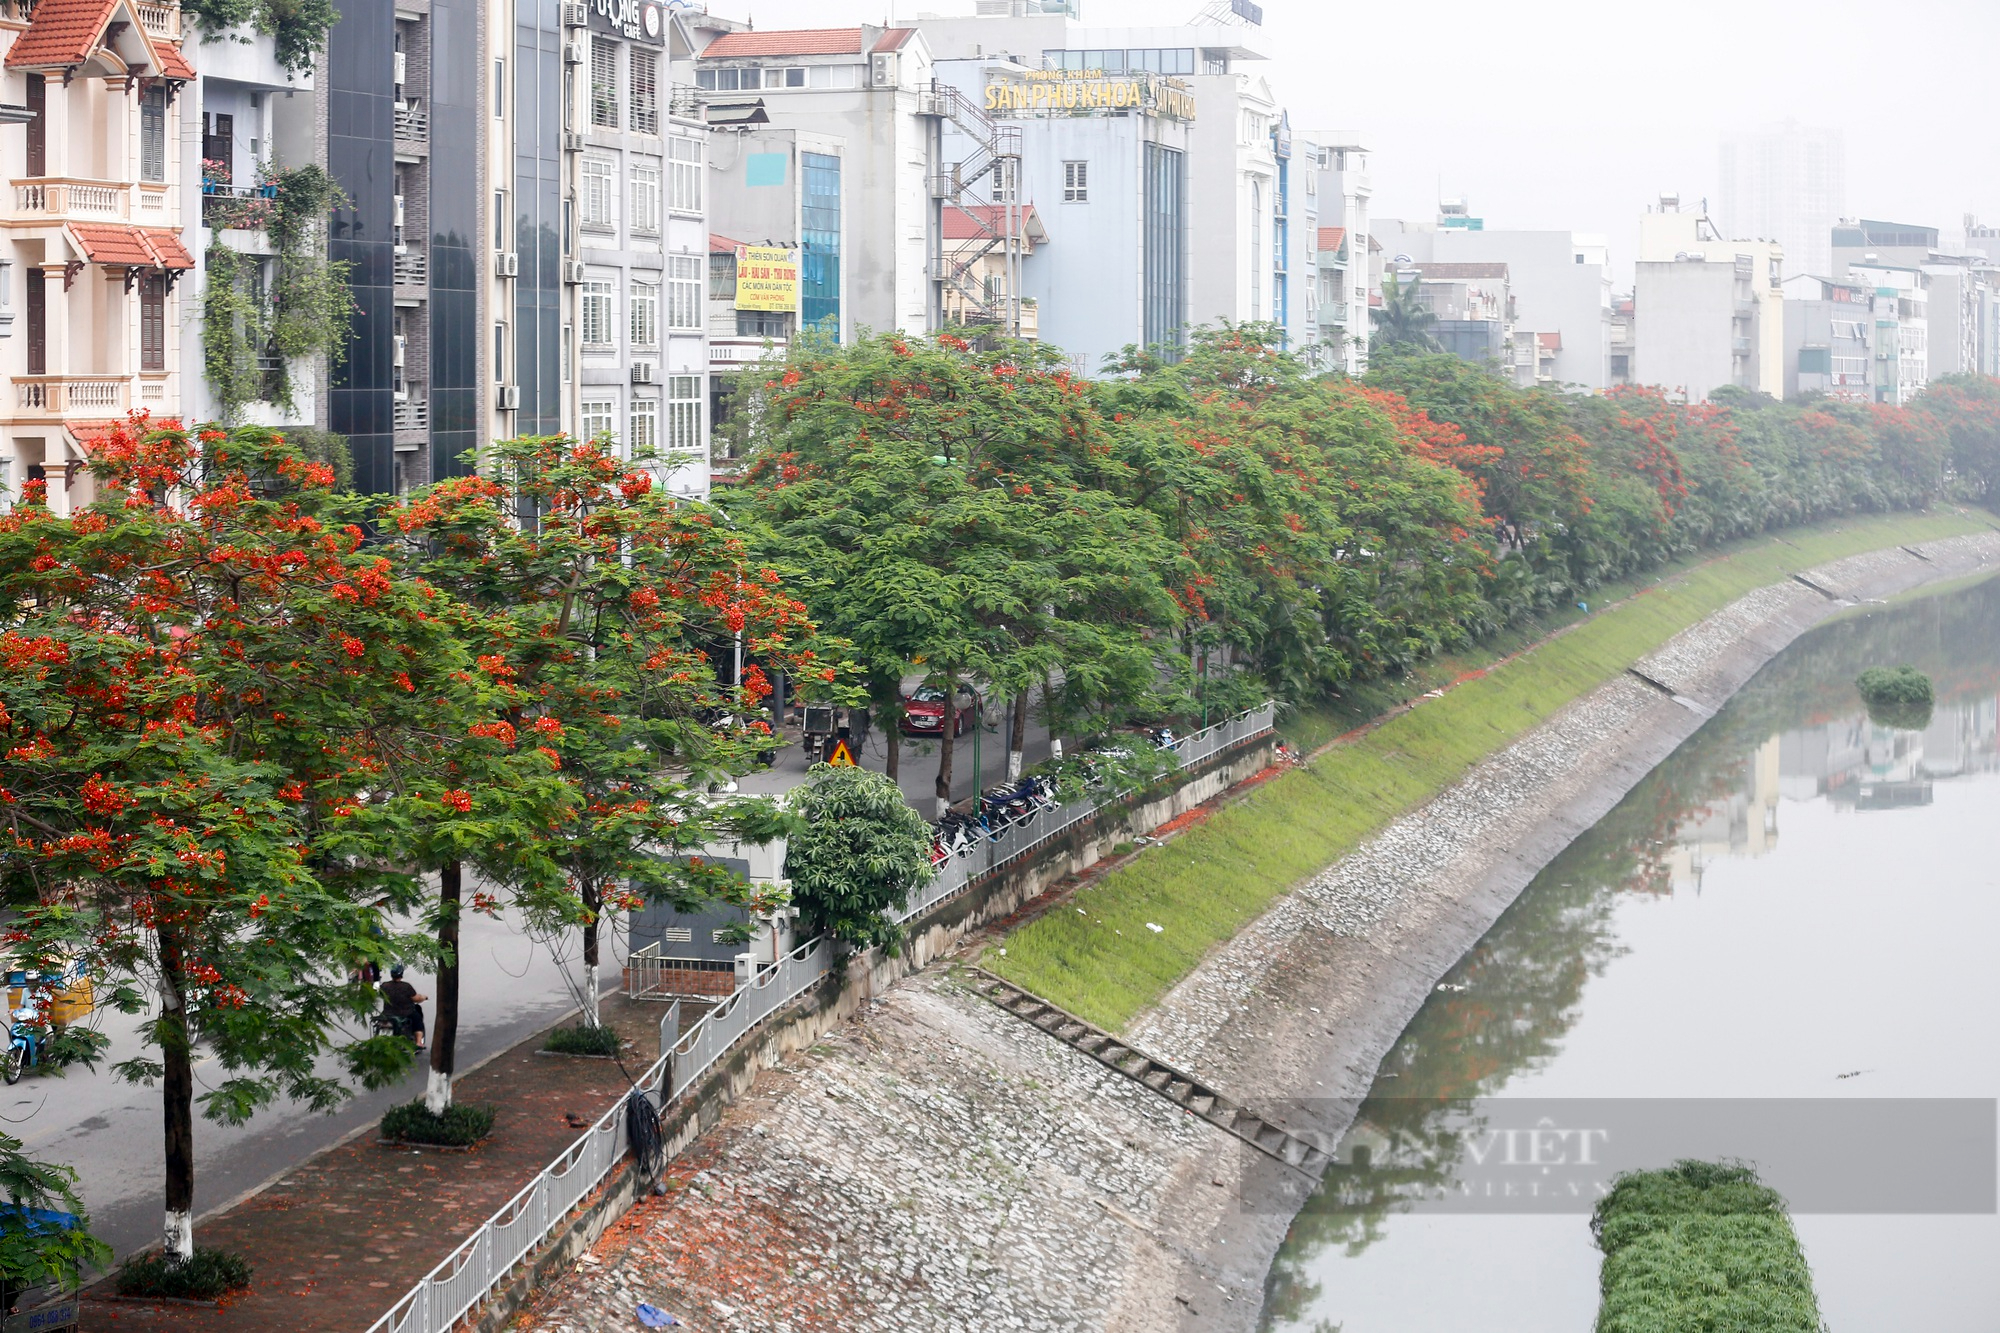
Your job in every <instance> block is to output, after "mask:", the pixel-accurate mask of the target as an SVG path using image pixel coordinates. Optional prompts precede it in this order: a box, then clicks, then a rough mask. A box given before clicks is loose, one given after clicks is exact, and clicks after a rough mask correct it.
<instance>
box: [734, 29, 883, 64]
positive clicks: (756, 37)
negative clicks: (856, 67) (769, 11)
mask: <svg viewBox="0 0 2000 1333" xmlns="http://www.w3.org/2000/svg"><path fill="white" fill-rule="evenodd" d="M860 54H861V29H859V28H794V29H792V30H790V31H787V32H728V33H724V34H723V35H722V36H720V37H718V38H716V39H715V40H714V41H712V42H710V43H709V44H708V47H707V49H706V50H704V51H703V52H702V53H701V58H702V59H703V60H709V59H721V58H723V57H725V56H858V55H860Z"/></svg>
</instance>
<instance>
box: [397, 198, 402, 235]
mask: <svg viewBox="0 0 2000 1333" xmlns="http://www.w3.org/2000/svg"><path fill="white" fill-rule="evenodd" d="M396 225H397V226H399V227H400V226H402V225H403V196H402V195H400V194H399V195H397V196H396Z"/></svg>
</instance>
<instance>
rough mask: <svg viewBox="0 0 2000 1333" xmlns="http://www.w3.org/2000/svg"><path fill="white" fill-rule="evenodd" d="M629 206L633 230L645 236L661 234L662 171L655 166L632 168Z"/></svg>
mask: <svg viewBox="0 0 2000 1333" xmlns="http://www.w3.org/2000/svg"><path fill="white" fill-rule="evenodd" d="M628 205H629V207H630V208H631V210H632V230H633V231H635V232H638V233H640V234H641V235H645V236H658V235H659V234H660V169H659V168H658V167H653V166H634V167H633V168H632V191H631V198H630V199H629V200H628Z"/></svg>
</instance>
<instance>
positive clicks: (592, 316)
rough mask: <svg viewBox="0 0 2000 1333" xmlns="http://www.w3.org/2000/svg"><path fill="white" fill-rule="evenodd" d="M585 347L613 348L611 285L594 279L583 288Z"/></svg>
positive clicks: (582, 311)
mask: <svg viewBox="0 0 2000 1333" xmlns="http://www.w3.org/2000/svg"><path fill="white" fill-rule="evenodd" d="M581 290H582V292H583V296H582V298H581V299H582V305H583V308H582V310H581V311H579V312H578V313H579V314H580V316H581V317H582V320H583V345H584V346H585V347H587V348H591V349H606V348H609V347H610V346H611V284H610V283H609V282H606V281H603V280H601V279H597V278H592V279H590V280H589V281H587V282H585V283H584V284H583V287H582V289H581Z"/></svg>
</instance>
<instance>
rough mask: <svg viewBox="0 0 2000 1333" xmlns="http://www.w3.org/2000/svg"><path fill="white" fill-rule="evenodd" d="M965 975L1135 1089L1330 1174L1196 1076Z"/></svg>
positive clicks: (981, 973) (1318, 1155)
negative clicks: (1131, 1083)
mask: <svg viewBox="0 0 2000 1333" xmlns="http://www.w3.org/2000/svg"><path fill="white" fill-rule="evenodd" d="M966 971H967V973H968V974H969V979H970V982H971V985H972V988H973V989H974V990H975V991H977V992H979V994H981V995H983V996H985V997H986V998H987V999H989V1000H991V1001H993V1003H994V1004H997V1005H999V1006H1000V1007H1001V1008H1002V1009H1004V1010H1006V1011H1007V1012H1008V1013H1010V1014H1012V1015H1013V1016H1014V1017H1016V1018H1018V1019H1020V1020H1021V1021H1022V1022H1024V1023H1027V1024H1030V1025H1032V1026H1034V1027H1036V1028H1039V1029H1041V1030H1042V1031H1043V1032H1046V1033H1048V1035H1049V1036H1051V1037H1054V1038H1055V1039H1056V1040H1057V1041H1059V1042H1061V1043H1062V1044H1063V1045H1065V1046H1068V1047H1070V1048H1071V1049H1072V1050H1076V1051H1080V1052H1082V1053H1083V1054H1085V1055H1087V1056H1089V1057H1090V1058H1091V1059H1093V1060H1095V1061H1097V1062H1098V1063H1099V1064H1101V1065H1105V1066H1106V1067H1108V1068H1111V1069H1115V1070H1116V1071H1118V1072H1119V1073H1120V1074H1123V1075H1124V1076H1125V1077H1126V1078H1129V1079H1131V1080H1132V1081H1133V1082H1134V1083H1137V1084H1139V1085H1140V1086H1142V1087H1144V1088H1146V1089H1148V1090H1149V1091H1151V1092H1154V1093H1157V1094H1158V1095H1160V1096H1161V1097H1164V1098H1166V1099H1167V1100H1168V1101H1170V1102H1172V1103H1173V1104H1174V1105H1176V1106H1179V1107H1181V1108H1182V1109H1183V1110H1186V1111H1187V1112H1188V1113H1189V1114H1191V1115H1196V1116H1199V1117H1201V1118H1202V1119H1203V1120H1206V1121H1207V1122H1208V1123H1209V1124H1211V1125H1214V1126H1215V1127H1216V1128H1217V1129H1219V1130H1222V1131H1223V1132H1224V1133H1226V1134H1233V1135H1235V1136H1236V1137H1237V1138H1239V1139H1241V1140H1243V1142H1245V1143H1247V1144H1249V1145H1250V1146H1251V1147H1253V1148H1255V1149H1257V1151H1259V1152H1261V1153H1264V1154H1265V1155H1267V1156H1269V1157H1273V1158H1276V1159H1277V1160H1278V1161H1280V1162H1282V1163H1284V1164H1285V1165H1286V1166H1288V1167H1291V1168H1292V1169H1293V1170H1295V1171H1297V1172H1299V1173H1300V1174H1301V1175H1303V1176H1305V1177H1306V1178H1307V1179H1309V1180H1313V1181H1317V1180H1318V1179H1319V1176H1320V1173H1321V1172H1322V1171H1324V1170H1326V1166H1327V1163H1328V1162H1329V1161H1330V1160H1331V1158H1330V1157H1329V1156H1328V1154H1327V1153H1325V1152H1323V1151H1321V1150H1320V1149H1319V1148H1318V1147H1315V1146H1314V1145H1313V1144H1310V1143H1308V1142H1306V1141H1305V1140H1304V1139H1301V1138H1299V1137H1298V1136H1296V1135H1294V1134H1289V1133H1287V1132H1286V1131H1284V1130H1282V1129H1280V1128H1278V1127H1277V1126H1276V1125H1273V1124H1270V1123H1269V1122H1267V1121H1265V1120H1263V1119H1262V1118H1260V1117H1259V1116H1257V1115H1255V1114H1253V1113H1252V1112H1250V1111H1247V1110H1245V1109H1244V1108H1243V1107H1241V1106H1238V1105H1237V1104H1236V1103H1235V1102H1233V1101H1231V1100H1230V1099H1229V1098H1227V1097H1225V1096H1223V1095H1222V1094H1221V1093H1219V1092H1217V1091H1216V1090H1215V1089H1214V1088H1211V1087H1209V1086H1208V1085H1207V1084H1205V1083H1203V1082H1202V1081H1201V1080H1199V1079H1197V1078H1195V1077H1194V1076H1193V1075H1192V1074H1184V1073H1182V1072H1181V1071H1180V1070H1178V1069H1176V1068H1174V1067H1173V1066H1172V1065H1169V1064H1166V1063H1164V1062H1163V1061H1160V1060H1155V1059H1154V1058H1153V1057H1152V1056H1150V1055H1147V1054H1146V1053H1145V1052H1144V1051H1136V1050H1134V1049H1132V1048H1131V1047H1130V1046H1127V1045H1126V1044H1125V1043H1123V1042H1121V1041H1119V1040H1118V1039H1117V1038H1116V1037H1114V1036H1112V1035H1111V1034H1110V1033H1108V1032H1106V1031H1105V1030H1104V1029H1102V1028H1099V1027H1095V1026H1093V1025H1091V1024H1089V1023H1086V1022H1084V1021H1083V1020H1082V1019H1081V1018H1078V1017H1077V1016H1076V1015H1074V1014H1072V1013H1069V1012H1068V1011H1066V1010H1063V1009H1058V1008H1057V1007H1056V1006H1055V1005H1052V1004H1050V1003H1049V1002H1048V1001H1047V1000H1044V999H1042V998H1041V997H1040V996H1038V995H1035V994H1033V993H1031V992H1029V991H1025V990H1022V989H1021V988H1020V987H1019V986H1016V985H1014V984H1013V983H1012V982H1009V981H1002V980H1001V979H1000V978H999V977H996V976H994V975H993V974H992V973H991V972H988V971H986V970H985V969H984V968H978V967H969V968H967V969H966Z"/></svg>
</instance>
